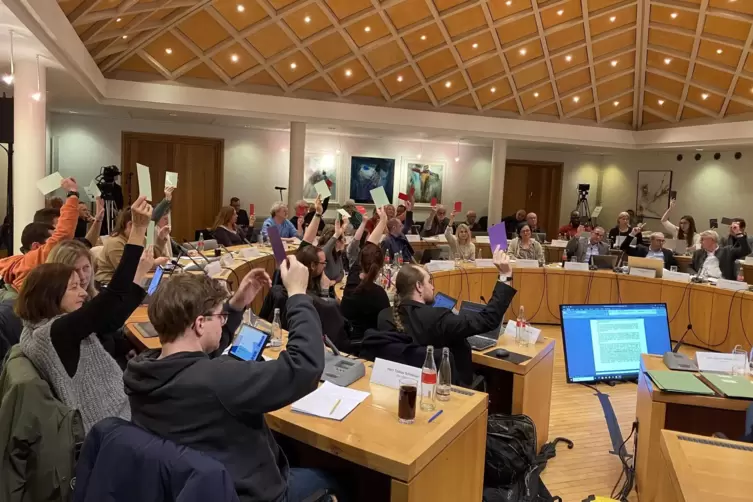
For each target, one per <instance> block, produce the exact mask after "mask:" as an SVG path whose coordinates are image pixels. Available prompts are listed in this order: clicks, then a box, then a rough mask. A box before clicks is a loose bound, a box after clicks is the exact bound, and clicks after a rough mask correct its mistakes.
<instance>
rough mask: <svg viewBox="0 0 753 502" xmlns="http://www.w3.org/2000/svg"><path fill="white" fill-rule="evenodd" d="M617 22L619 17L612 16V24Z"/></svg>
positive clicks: (610, 20)
mask: <svg viewBox="0 0 753 502" xmlns="http://www.w3.org/2000/svg"><path fill="white" fill-rule="evenodd" d="M615 21H617V16H612V17H610V18H609V22H610V23H614V22H615Z"/></svg>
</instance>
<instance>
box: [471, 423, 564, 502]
mask: <svg viewBox="0 0 753 502" xmlns="http://www.w3.org/2000/svg"><path fill="white" fill-rule="evenodd" d="M560 441H562V442H565V443H566V444H567V447H568V448H572V447H573V443H572V441H570V440H568V439H564V438H557V439H555V440H554V441H553V442H551V443H547V444H545V445H544V446H543V447H542V448H541V453H539V454H537V453H536V452H537V451H538V450H537V448H536V425H535V424H534V423H533V420H531V419H530V418H529V417H528V416H526V415H504V414H497V415H490V416H489V419H488V424H487V431H486V465H485V467H484V502H553V501H561V500H562V499H561V498H559V497H552V495H551V494H550V493H549V490H547V489H546V486H544V483H543V482H542V481H541V478H540V476H541V472H542V471H543V470H544V468H545V467H546V463H547V461H548V460H549V459H550V458H552V457H554V456H555V455H556V446H557V443H558V442H560Z"/></svg>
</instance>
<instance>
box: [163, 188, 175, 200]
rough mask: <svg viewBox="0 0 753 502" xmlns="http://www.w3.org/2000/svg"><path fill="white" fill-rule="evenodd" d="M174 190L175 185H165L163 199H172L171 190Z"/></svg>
mask: <svg viewBox="0 0 753 502" xmlns="http://www.w3.org/2000/svg"><path fill="white" fill-rule="evenodd" d="M174 191H175V187H173V186H166V187H165V199H167V200H173V192H174Z"/></svg>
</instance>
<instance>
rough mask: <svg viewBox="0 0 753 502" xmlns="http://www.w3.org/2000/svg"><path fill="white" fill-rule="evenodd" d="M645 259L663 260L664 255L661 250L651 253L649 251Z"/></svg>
mask: <svg viewBox="0 0 753 502" xmlns="http://www.w3.org/2000/svg"><path fill="white" fill-rule="evenodd" d="M646 258H656V259H657V260H664V253H663V252H662V251H661V250H659V251H651V250H650V249H649V250H648V254H646Z"/></svg>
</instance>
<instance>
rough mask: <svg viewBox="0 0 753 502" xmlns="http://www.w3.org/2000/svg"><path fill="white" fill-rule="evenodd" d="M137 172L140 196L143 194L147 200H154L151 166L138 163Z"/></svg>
mask: <svg viewBox="0 0 753 502" xmlns="http://www.w3.org/2000/svg"><path fill="white" fill-rule="evenodd" d="M136 172H137V174H138V178H139V197H141V196H142V195H143V196H144V197H146V200H152V177H151V175H150V174H149V168H148V167H147V166H145V165H142V164H136Z"/></svg>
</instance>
